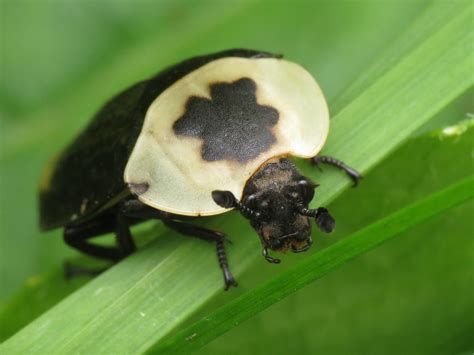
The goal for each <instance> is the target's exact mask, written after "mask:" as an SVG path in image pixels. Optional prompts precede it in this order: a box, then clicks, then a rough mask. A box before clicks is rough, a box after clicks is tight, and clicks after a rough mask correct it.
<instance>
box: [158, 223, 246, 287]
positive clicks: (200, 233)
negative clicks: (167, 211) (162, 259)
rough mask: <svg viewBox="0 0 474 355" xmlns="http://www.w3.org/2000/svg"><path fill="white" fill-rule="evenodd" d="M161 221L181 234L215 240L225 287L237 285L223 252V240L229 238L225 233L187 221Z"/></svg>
mask: <svg viewBox="0 0 474 355" xmlns="http://www.w3.org/2000/svg"><path fill="white" fill-rule="evenodd" d="M163 223H164V224H165V225H167V226H168V227H170V228H171V229H174V230H175V231H177V232H179V233H181V234H184V235H189V236H192V237H197V238H200V239H204V240H207V241H210V242H215V243H216V250H217V259H218V260H219V265H220V267H221V269H222V272H223V274H224V282H225V289H226V290H228V289H229V287H230V286H237V282H236V281H235V279H234V276H232V274H231V272H230V270H229V265H228V262H227V255H226V253H225V248H224V242H225V241H230V240H228V239H227V238H226V235H225V234H224V233H221V232H218V231H214V230H211V229H207V228H203V227H199V226H195V225H192V224H189V223H183V222H177V221H173V220H166V219H164V220H163Z"/></svg>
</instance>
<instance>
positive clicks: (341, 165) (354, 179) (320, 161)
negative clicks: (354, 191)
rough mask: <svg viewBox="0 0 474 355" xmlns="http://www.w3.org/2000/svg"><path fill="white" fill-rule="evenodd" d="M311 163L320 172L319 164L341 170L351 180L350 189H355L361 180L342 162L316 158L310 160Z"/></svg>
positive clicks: (324, 157) (325, 157) (359, 175)
mask: <svg viewBox="0 0 474 355" xmlns="http://www.w3.org/2000/svg"><path fill="white" fill-rule="evenodd" d="M310 161H311V163H312V164H313V165H315V166H316V167H317V168H318V169H319V170H321V167H320V164H327V165H332V166H335V167H336V168H339V169H341V170H342V171H344V172H345V173H346V174H347V176H349V177H350V178H351V180H352V187H356V186H357V185H358V184H359V181H360V180H361V179H362V178H363V176H362V175H361V174H360V173H359V172H358V171H357V170H355V169H353V168H351V167H350V166H348V165H346V164H344V163H343V162H342V161H340V160H337V159H334V158H331V157H328V156H316V157H312V158H311V159H310Z"/></svg>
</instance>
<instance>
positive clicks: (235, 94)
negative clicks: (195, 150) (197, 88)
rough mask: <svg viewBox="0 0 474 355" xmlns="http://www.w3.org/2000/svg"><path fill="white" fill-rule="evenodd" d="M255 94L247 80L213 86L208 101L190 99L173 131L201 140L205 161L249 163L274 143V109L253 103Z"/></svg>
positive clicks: (251, 81) (275, 111)
mask: <svg viewBox="0 0 474 355" xmlns="http://www.w3.org/2000/svg"><path fill="white" fill-rule="evenodd" d="M256 91H257V84H256V83H255V81H253V80H252V79H249V78H241V79H239V80H237V81H234V82H232V83H213V84H211V85H210V92H211V99H210V100H209V99H207V98H202V97H197V96H192V97H191V98H190V99H189V100H188V102H187V104H186V112H185V113H184V115H183V116H181V117H180V118H179V119H178V120H177V121H176V122H175V123H174V125H173V130H174V132H175V133H176V134H177V135H182V136H191V137H198V138H201V139H202V140H203V145H202V151H201V155H202V158H203V159H204V160H206V161H216V160H236V161H238V162H241V163H243V162H246V161H249V160H252V159H254V158H256V157H257V156H259V155H260V154H261V153H263V152H265V151H267V150H268V149H269V148H270V147H271V146H272V144H274V143H275V142H276V138H275V136H274V135H273V132H272V130H271V128H272V127H273V126H274V125H275V124H276V123H277V122H278V118H279V113H278V111H277V110H276V109H275V108H273V107H270V106H265V105H260V104H258V103H257V96H256Z"/></svg>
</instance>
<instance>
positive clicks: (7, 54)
mask: <svg viewBox="0 0 474 355" xmlns="http://www.w3.org/2000/svg"><path fill="white" fill-rule="evenodd" d="M190 4H192V5H193V6H190ZM0 6H2V10H0V13H1V14H2V15H3V17H2V19H4V20H5V21H2V30H3V29H4V31H3V33H4V34H5V36H3V37H2V44H5V46H3V47H2V48H4V49H5V50H4V51H3V52H2V54H4V56H3V57H2V59H5V60H4V61H1V65H2V73H6V75H5V80H2V81H0V106H1V109H0V124H1V129H0V161H1V163H0V175H1V179H0V205H1V206H2V207H4V208H2V209H1V213H0V243H1V245H2V248H1V249H0V254H1V255H0V279H1V280H2V287H0V302H3V301H4V300H5V299H6V298H7V297H9V296H10V295H11V294H12V292H13V291H14V290H15V289H17V288H18V287H20V286H21V285H22V284H23V283H24V281H25V280H26V279H28V278H30V277H37V276H38V275H39V274H41V273H44V272H49V270H50V269H51V268H53V267H57V266H58V265H60V264H62V262H63V261H64V260H65V259H66V258H67V257H70V256H71V257H72V256H74V255H77V252H75V251H73V250H72V249H71V248H68V247H67V246H66V245H64V243H63V241H62V236H61V231H60V230H56V231H52V232H49V233H42V232H40V231H39V230H38V223H37V220H38V216H37V191H36V186H37V183H38V180H39V179H40V175H41V171H42V170H43V168H44V166H45V165H46V164H47V162H48V161H49V160H50V159H51V158H52V157H54V156H56V154H57V153H58V152H59V150H60V149H63V148H64V146H65V145H66V144H68V143H69V142H70V141H71V140H72V139H73V138H74V136H75V135H77V134H78V132H79V131H80V129H81V128H82V127H83V126H84V125H86V124H87V123H88V121H89V120H90V118H91V117H92V116H93V114H94V113H95V112H96V111H97V109H98V108H99V107H100V106H101V105H102V104H103V103H104V102H105V101H107V100H108V99H110V97H111V96H112V95H114V94H116V93H117V92H119V91H121V90H123V89H124V88H125V87H127V86H129V85H131V84H133V83H135V82H136V81H138V80H141V79H144V78H147V77H149V76H151V75H153V74H155V73H156V72H157V71H158V70H161V69H162V68H165V67H167V66H169V65H172V64H173V63H176V62H177V61H180V60H183V59H184V58H188V57H191V56H195V55H198V54H205V53H209V52H212V51H216V50H222V49H226V48H232V47H247V48H255V49H263V50H269V51H273V52H277V53H283V54H285V56H286V57H287V58H288V59H289V60H292V61H294V62H297V63H300V64H302V65H304V66H305V67H306V68H308V69H309V70H310V71H311V73H312V74H313V75H314V76H315V77H316V79H317V80H318V82H319V83H320V85H321V87H322V88H323V91H324V93H325V95H326V96H327V98H328V99H329V102H330V103H331V102H332V99H333V98H334V97H335V96H336V95H338V94H339V93H340V92H341V91H342V90H343V89H344V88H345V87H346V86H347V85H349V84H350V83H351V82H352V81H353V78H354V77H356V76H358V75H359V73H361V72H364V69H365V68H366V67H367V63H371V62H372V61H373V60H374V58H376V57H377V56H378V53H380V51H381V50H382V49H384V48H386V47H387V46H389V45H390V43H392V40H393V39H394V38H395V37H398V35H399V33H400V29H401V28H406V27H407V26H408V25H409V24H410V23H411V22H412V21H413V19H414V18H415V17H416V15H417V14H418V13H419V12H420V11H421V10H422V9H424V8H425V7H426V6H427V3H425V2H419V3H418V2H378V3H374V2H373V1H371V0H369V1H356V2H346V3H344V4H338V3H337V2H322V3H321V2H311V1H309V2H308V1H306V2H296V3H289V2H284V1H283V2H281V1H280V2H272V4H271V6H268V1H266V0H252V1H234V2H228V1H227V2H216V1H215V0H204V1H199V4H195V2H191V3H190V2H189V1H188V0H184V1H175V2H169V1H145V2H143V1H142V2H141V3H140V6H136V1H132V0H124V1H120V2H110V1H109V2H84V1H76V2H74V3H70V2H57V1H56V2H45V1H42V2H32V1H28V0H26V1H25V0H18V1H15V3H14V4H13V3H8V4H7V3H6V2H5V1H4V2H1V5H0ZM443 7H445V8H446V11H447V12H451V11H453V10H452V9H451V7H452V6H451V5H450V4H444V5H443ZM457 9H458V6H454V10H457ZM65 13H67V14H74V16H72V17H68V21H64V20H63V19H64V14H65ZM26 14H34V15H32V16H27V15H26ZM282 19H284V20H283V21H282ZM262 28H263V30H262ZM374 28H376V29H377V31H374V30H373V29H374ZM3 39H4V40H3ZM18 43H22V45H21V46H19V45H18ZM77 53H80V55H78V54H77ZM32 57H34V58H35V60H31V58H32ZM347 58H350V60H348V59H347ZM45 78H47V79H45ZM45 80H46V82H45ZM2 85H4V86H2ZM2 87H3V88H4V89H5V90H3V89H2ZM3 91H4V92H3ZM31 94H34V96H35V97H32V95H31ZM9 98H11V99H12V101H11V104H12V105H13V106H15V107H21V109H22V110H21V111H22V112H23V110H25V111H24V114H18V112H17V111H16V110H15V109H14V108H13V107H12V105H8V104H7V105H4V104H5V100H6V101H9ZM32 99H33V100H32ZM35 102H36V103H37V104H35ZM454 108H455V110H456V112H461V113H462V112H464V110H465V106H460V105H459V104H456V105H454ZM15 112H16V114H15ZM457 116H458V115H457V114H454V115H453V117H457ZM459 116H460V115H459ZM460 117H461V116H460ZM229 232H230V234H233V233H232V232H231V231H229Z"/></svg>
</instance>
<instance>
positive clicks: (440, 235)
mask: <svg viewBox="0 0 474 355" xmlns="http://www.w3.org/2000/svg"><path fill="white" fill-rule="evenodd" d="M473 123H474V120H472V119H471V120H468V121H464V122H461V123H460V124H458V125H456V126H451V127H447V128H445V129H442V130H440V131H437V132H432V133H430V134H427V135H424V136H423V137H419V138H416V139H412V140H410V141H409V142H407V144H405V145H403V147H401V148H400V149H398V150H397V151H396V152H395V153H394V154H392V155H391V156H390V157H389V158H387V159H386V160H384V162H383V163H382V164H380V165H379V166H377V167H376V168H375V169H374V170H373V171H371V172H370V173H369V174H368V175H366V176H365V178H364V183H363V184H362V185H361V186H360V187H359V188H357V189H351V190H350V191H346V192H344V193H343V195H341V196H340V198H338V199H337V200H336V201H335V202H334V203H331V205H330V206H328V208H329V210H330V211H331V213H332V214H333V215H334V216H335V218H336V220H337V223H338V227H337V230H336V231H335V233H334V234H333V235H331V237H330V238H327V237H326V238H325V237H324V236H318V235H317V236H316V240H315V243H316V245H317V246H318V247H319V249H320V248H321V247H324V246H326V245H332V244H333V243H334V242H335V241H338V240H341V239H343V238H345V237H346V236H347V235H350V234H352V233H354V232H355V231H357V230H359V229H361V228H363V227H364V226H367V225H369V224H371V223H374V222H375V221H377V220H378V219H380V218H382V217H384V216H387V215H389V214H391V213H393V212H394V211H397V210H399V209H401V208H403V207H404V206H406V205H408V204H410V203H413V201H416V200H419V199H421V198H424V197H426V196H427V195H429V194H431V193H433V192H435V191H437V190H440V189H443V188H445V187H446V186H449V185H450V184H452V183H455V182H456V181H459V180H461V179H463V178H465V177H467V176H470V175H472V173H473V171H472V142H473V141H474V129H472V128H471V129H468V130H467V131H465V132H464V133H462V134H461V135H457V134H453V132H458V133H460V132H462V131H463V130H465V129H466V127H467V126H472V124H473ZM446 133H449V134H446ZM473 215H474V200H472V199H471V201H470V202H468V203H465V204H463V205H462V206H459V207H457V208H455V209H451V210H450V211H449V212H447V213H443V214H442V215H440V216H438V217H436V218H433V219H431V220H430V221H429V222H427V223H424V224H423V225H420V226H418V227H416V228H413V229H411V230H410V231H407V232H405V233H403V237H400V238H395V239H393V240H391V241H390V242H387V243H384V244H383V245H381V246H380V247H378V248H376V249H375V250H373V251H371V252H368V253H366V254H364V255H363V256H360V257H358V258H356V259H355V260H352V261H351V262H348V263H346V264H345V265H343V266H341V267H339V268H337V269H336V270H334V271H333V272H331V274H329V275H327V276H325V277H324V278H322V279H320V280H318V281H317V282H314V283H312V284H310V285H308V286H307V287H305V288H304V289H302V290H300V291H299V292H297V293H295V294H293V295H291V296H289V297H287V298H286V299H284V300H283V301H282V302H279V303H278V304H275V305H273V306H272V307H270V308H268V309H267V310H266V311H264V312H262V313H260V314H258V315H257V316H255V317H253V318H252V319H251V320H249V321H247V322H245V323H243V324H241V325H240V326H239V327H237V328H234V329H233V330H231V331H230V332H228V333H226V334H225V335H224V336H221V337H220V338H219V339H216V340H215V341H213V342H211V343H210V344H208V345H207V346H205V347H204V348H202V349H201V350H200V351H199V352H198V353H199V354H203V355H204V354H220V353H223V352H225V351H226V350H227V349H228V346H229V344H232V346H233V349H234V351H233V354H235V355H238V354H242V355H244V354H249V353H256V354H258V353H264V352H266V353H270V354H272V353H309V354H318V353H321V354H348V353H351V354H352V353H353V354H381V353H383V354H407V353H408V354H410V353H416V354H431V355H433V354H455V353H458V352H460V351H463V350H466V349H472V348H474V339H473V338H472V336H471V333H472V329H473V328H472V327H473V320H474V301H473V298H472V275H471V274H470V273H467V272H466V270H467V269H470V268H472V262H473V260H474V240H473V238H472V234H473V228H474V225H473V221H472V216H473ZM318 237H319V238H318ZM296 261H300V259H299V258H297V257H294V258H292V260H291V262H296ZM288 264H289V263H287V262H286V260H285V263H284V264H282V265H281V266H283V267H286V266H287V265H288ZM290 264H293V263H290ZM276 272H277V270H275V268H273V267H267V268H265V267H263V265H255V266H253V267H252V268H250V269H249V270H248V271H246V273H245V275H244V276H243V277H245V280H246V281H247V282H251V283H252V285H258V284H260V283H262V282H263V281H265V280H268V279H269V278H271V277H273V276H274V275H275V274H276ZM243 277H242V278H243ZM218 305H219V303H217V305H216V302H213V304H212V305H209V306H208V307H206V309H203V310H202V311H200V312H199V314H198V315H197V316H196V317H193V318H194V319H195V320H198V319H200V318H201V317H205V316H207V315H208V314H209V313H211V312H213V311H214V310H215V309H216V307H217V306H218ZM414 329H416V331H414ZM288 339H294V340H295V341H291V342H289V341H288Z"/></svg>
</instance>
